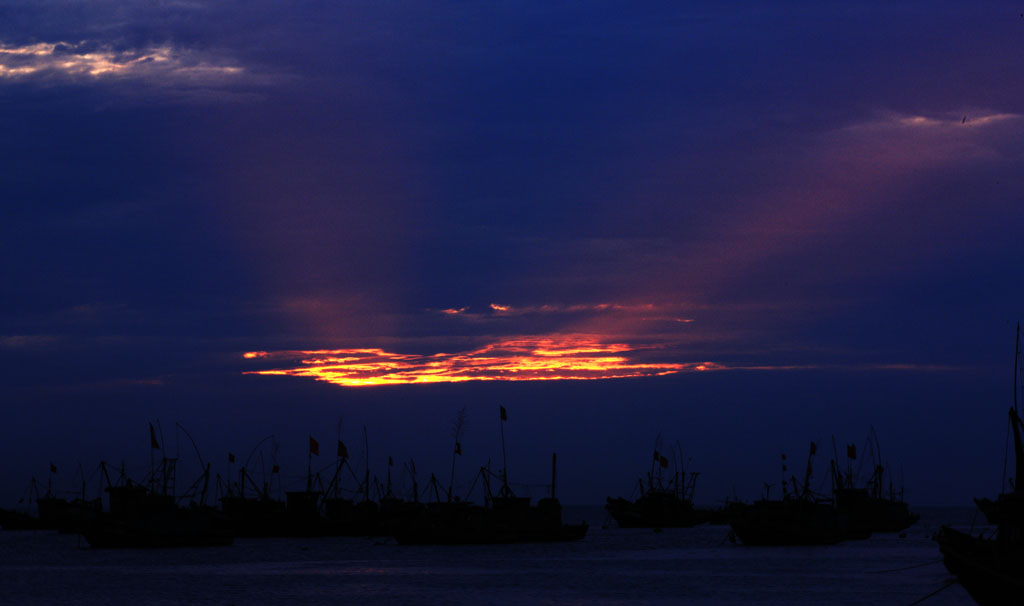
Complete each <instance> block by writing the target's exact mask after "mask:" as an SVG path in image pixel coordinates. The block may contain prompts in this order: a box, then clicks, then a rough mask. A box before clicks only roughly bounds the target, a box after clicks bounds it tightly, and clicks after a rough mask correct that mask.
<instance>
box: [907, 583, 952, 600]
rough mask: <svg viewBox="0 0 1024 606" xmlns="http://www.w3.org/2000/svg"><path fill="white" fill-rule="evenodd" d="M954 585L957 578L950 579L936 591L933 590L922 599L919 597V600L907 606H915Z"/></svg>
mask: <svg viewBox="0 0 1024 606" xmlns="http://www.w3.org/2000/svg"><path fill="white" fill-rule="evenodd" d="M953 585H956V579H954V580H952V581H950V582H948V583H946V584H945V585H943V586H942V587H939V588H938V589H936V590H935V591H933V592H931V593H929V594H928V595H926V596H924V597H923V598H920V599H918V600H915V601H913V602H911V603H910V604H907V606H915V605H916V604H920V603H921V602H923V601H925V600H927V599H928V598H930V597H933V596H935V595H936V594H937V593H939V592H940V591H943V590H945V589H949V588H950V587H952V586H953Z"/></svg>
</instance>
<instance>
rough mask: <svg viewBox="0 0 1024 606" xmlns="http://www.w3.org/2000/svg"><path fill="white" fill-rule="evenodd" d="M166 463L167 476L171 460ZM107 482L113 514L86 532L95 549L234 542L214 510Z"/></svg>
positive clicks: (146, 488) (125, 481)
mask: <svg viewBox="0 0 1024 606" xmlns="http://www.w3.org/2000/svg"><path fill="white" fill-rule="evenodd" d="M163 464H164V469H165V473H166V469H167V465H168V460H166V459H165V461H164V462H163ZM104 472H105V473H106V466H105V465H104ZM206 473H209V469H207V470H206ZM165 477H167V476H166V475H165ZM107 482H108V486H107V489H106V491H107V495H108V499H109V503H110V511H109V512H104V513H103V514H102V515H100V516H99V517H98V518H97V519H96V520H95V521H94V522H93V523H91V524H90V525H89V526H88V527H87V528H85V529H84V530H83V531H82V536H84V537H85V540H86V541H87V542H88V543H89V545H90V546H91V547H93V548H97V549H101V548H148V547H205V546H215V545H230V544H231V543H232V542H233V541H234V534H233V533H232V532H231V531H230V530H229V528H228V525H227V523H226V520H225V519H224V518H223V515H222V514H221V513H220V512H218V511H216V510H214V509H212V508H210V507H205V506H200V505H192V506H187V507H179V506H178V505H177V504H176V503H175V499H174V495H173V494H172V493H168V492H165V491H158V490H154V489H153V487H152V486H146V485H144V484H139V483H136V482H132V481H131V480H130V479H127V478H124V479H123V482H122V483H120V484H118V485H114V484H113V483H111V482H110V478H109V475H108V476H107Z"/></svg>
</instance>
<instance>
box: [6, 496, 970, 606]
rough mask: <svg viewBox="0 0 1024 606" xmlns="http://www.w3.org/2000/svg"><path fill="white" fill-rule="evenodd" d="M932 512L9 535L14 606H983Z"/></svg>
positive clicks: (946, 517) (949, 514)
mask: <svg viewBox="0 0 1024 606" xmlns="http://www.w3.org/2000/svg"><path fill="white" fill-rule="evenodd" d="M917 511H919V513H921V520H920V521H919V522H918V523H917V524H916V525H914V526H913V527H911V528H910V529H908V530H907V531H905V532H904V533H899V534H875V535H874V536H872V537H871V538H870V539H868V540H864V541H847V542H844V543H840V544H839V545H833V546H824V547H748V546H744V545H742V544H739V543H738V542H734V541H733V540H732V539H731V535H730V531H729V527H728V526H707V525H706V526H699V527H696V528H678V529H664V530H661V531H655V530H649V529H620V528H617V527H615V524H614V521H612V520H611V519H610V518H609V517H608V516H607V514H606V513H605V512H604V510H603V508H601V507H600V506H597V507H586V506H583V507H566V508H565V510H564V518H565V521H567V522H579V521H584V520H585V521H586V522H587V523H588V524H590V530H589V532H588V533H587V536H586V538H584V539H583V540H582V541H579V542H573V543H550V544H524V545H487V546H426V547H421V546H401V545H398V544H396V543H395V542H394V541H393V540H390V539H372V538H340V537H339V538H316V539H237V540H236V541H235V544H234V545H232V546H228V547H208V548H196V549H153V550H130V549H114V550H100V549H90V548H89V547H88V545H87V544H86V543H85V542H84V540H82V539H81V538H79V537H77V536H75V535H62V534H58V533H55V532H42V531H30V532H0V604H19V605H35V604H75V605H81V604H103V605H109V604H197V605H206V604H210V605H213V604H216V605H219V606H229V605H236V606H242V605H249V604H302V605H317V604H360V605H364V604H416V605H424V604H474V605H480V604H581V605H583V604H607V605H614V604H695V605H703V604H708V605H711V604H715V605H739V604H850V605H854V604H856V605H857V606H864V605H868V604H901V605H910V604H915V603H920V604H925V605H927V606H941V605H951V604H972V603H973V602H972V600H971V599H970V597H969V596H968V595H967V593H966V592H965V591H964V590H963V588H962V587H961V586H960V585H959V584H957V583H955V582H954V580H953V578H952V577H951V576H950V575H949V574H948V572H947V571H946V569H945V567H943V565H942V562H941V556H940V554H939V551H938V548H937V547H936V544H935V542H934V541H933V540H932V538H931V537H932V535H933V534H934V533H935V532H936V531H937V530H938V528H939V527H940V526H941V525H942V524H949V525H951V526H953V527H956V528H970V527H972V524H973V523H974V522H980V520H975V519H974V512H973V510H971V509H943V508H918V509H917ZM975 530H978V527H975Z"/></svg>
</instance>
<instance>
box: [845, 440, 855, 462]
mask: <svg viewBox="0 0 1024 606" xmlns="http://www.w3.org/2000/svg"><path fill="white" fill-rule="evenodd" d="M846 458H848V459H856V458H857V445H856V444H850V445H849V446H847V447H846Z"/></svg>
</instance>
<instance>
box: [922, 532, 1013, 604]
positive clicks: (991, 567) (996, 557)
mask: <svg viewBox="0 0 1024 606" xmlns="http://www.w3.org/2000/svg"><path fill="white" fill-rule="evenodd" d="M935 541H936V542H937V543H938V544H939V551H941V552H942V560H943V563H944V564H945V565H946V569H947V570H949V572H950V573H951V574H953V575H954V576H956V578H957V580H958V581H959V582H960V584H961V585H963V587H964V589H965V590H967V593H969V594H970V595H971V597H972V598H974V600H975V601H976V602H978V604H982V605H989V604H995V605H1001V604H1007V605H1009V604H1020V603H1021V599H1022V598H1021V596H1024V549H1021V548H1020V547H1019V546H1018V547H1017V548H1014V549H1008V548H1006V547H1004V546H1000V544H999V542H998V541H997V540H995V539H983V538H980V537H975V536H971V535H969V534H967V533H965V532H960V531H959V530H953V529H952V528H949V527H946V526H944V527H942V529H940V530H939V532H938V534H936V535H935Z"/></svg>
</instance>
